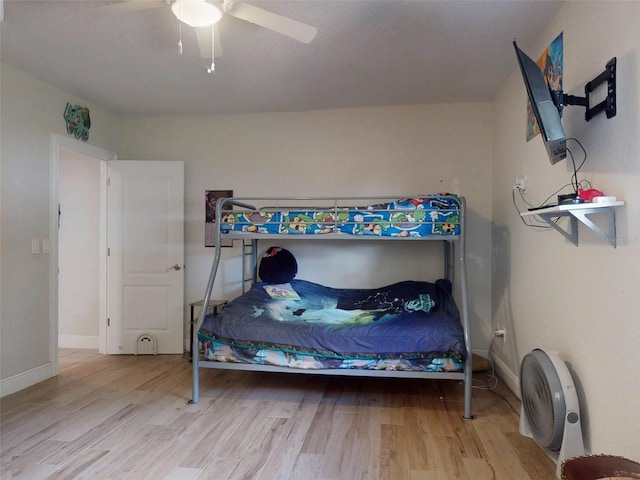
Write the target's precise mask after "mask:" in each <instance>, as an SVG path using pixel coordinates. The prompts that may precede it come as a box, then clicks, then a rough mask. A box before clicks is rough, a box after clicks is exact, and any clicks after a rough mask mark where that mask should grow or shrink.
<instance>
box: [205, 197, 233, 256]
mask: <svg viewBox="0 0 640 480" xmlns="http://www.w3.org/2000/svg"><path fill="white" fill-rule="evenodd" d="M204 196H205V222H204V246H205V247H215V246H216V202H217V201H218V199H219V198H229V197H233V190H205V194H204ZM222 246H223V247H232V246H233V240H229V239H225V240H222Z"/></svg>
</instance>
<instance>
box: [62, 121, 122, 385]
mask: <svg viewBox="0 0 640 480" xmlns="http://www.w3.org/2000/svg"><path fill="white" fill-rule="evenodd" d="M50 145H51V162H50V180H51V188H50V192H51V199H50V204H49V205H50V224H49V238H50V242H49V245H50V251H49V256H50V268H49V319H50V322H49V360H50V362H51V366H52V375H53V376H55V375H57V374H58V268H59V262H58V241H59V239H58V206H59V204H60V156H61V154H60V152H61V149H62V148H65V149H67V150H72V151H74V152H76V153H80V154H83V155H87V156H89V157H93V158H95V159H96V160H98V161H99V162H100V192H99V195H100V222H99V242H100V244H99V246H98V248H99V250H98V251H99V255H100V264H99V279H98V282H99V287H98V288H99V294H98V295H99V300H98V317H99V322H98V324H99V333H98V337H99V338H98V351H99V352H100V353H104V352H105V351H106V344H107V325H106V318H107V314H106V312H107V301H106V299H107V264H106V257H107V255H106V253H107V174H108V162H109V161H111V160H117V158H118V157H117V154H116V153H114V152H111V151H109V150H106V149H103V148H100V147H95V146H93V145H89V144H86V143H83V142H80V141H78V140H75V139H74V138H69V137H65V136H63V135H59V134H55V133H52V134H51V141H50ZM103 320H104V321H103Z"/></svg>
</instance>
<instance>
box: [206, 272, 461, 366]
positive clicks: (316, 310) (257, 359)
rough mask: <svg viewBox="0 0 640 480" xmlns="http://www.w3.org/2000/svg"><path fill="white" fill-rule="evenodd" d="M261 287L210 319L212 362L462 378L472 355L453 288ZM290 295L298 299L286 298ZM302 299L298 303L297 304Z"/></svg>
mask: <svg viewBox="0 0 640 480" xmlns="http://www.w3.org/2000/svg"><path fill="white" fill-rule="evenodd" d="M265 287H272V286H270V285H269V284H264V283H257V284H255V285H254V286H253V287H252V288H251V290H249V291H248V292H247V293H245V294H244V295H242V296H240V297H238V298H236V299H235V300H233V301H231V302H230V303H229V304H228V305H227V306H226V307H225V308H224V309H223V310H222V312H221V313H220V314H218V315H209V316H207V318H206V319H205V321H204V323H203V325H202V327H201V329H200V331H199V334H198V335H199V340H200V343H201V346H202V348H203V350H204V357H205V358H206V359H207V360H215V361H223V362H242V363H258V364H271V365H278V366H286V367H292V368H303V369H322V368H357V369H385V370H418V371H459V370H461V369H462V362H463V360H464V358H465V357H466V355H467V352H466V349H465V343H464V335H463V329H462V326H461V324H460V318H459V313H458V309H457V307H456V305H455V302H454V300H453V297H452V295H451V283H450V282H449V281H447V280H438V281H437V282H436V283H428V282H415V281H405V282H400V283H396V284H393V285H387V286H385V287H382V288H379V289H335V288H331V287H326V286H323V285H318V284H315V283H311V282H307V281H305V280H292V281H291V283H290V284H289V285H287V286H286V287H283V288H284V289H285V290H290V291H293V293H295V295H293V294H291V295H282V293H283V290H282V288H278V289H275V290H276V291H277V295H275V297H276V298H272V297H271V296H270V294H269V293H268V291H270V292H272V294H273V292H274V289H273V288H267V289H265ZM286 293H291V292H286ZM296 298H299V299H296Z"/></svg>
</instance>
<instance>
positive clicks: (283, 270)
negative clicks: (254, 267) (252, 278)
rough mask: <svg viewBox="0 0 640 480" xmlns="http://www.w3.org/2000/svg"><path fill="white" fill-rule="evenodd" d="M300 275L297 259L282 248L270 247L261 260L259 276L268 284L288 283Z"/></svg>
mask: <svg viewBox="0 0 640 480" xmlns="http://www.w3.org/2000/svg"><path fill="white" fill-rule="evenodd" d="M296 273H298V263H297V262H296V257H294V256H293V254H292V253H291V252H290V251H289V250H285V249H284V248H282V247H269V248H268V249H267V251H266V252H265V253H264V255H263V257H262V260H260V267H259V268H258V274H259V275H260V278H261V279H262V281H264V282H267V283H287V282H290V281H291V280H293V277H295V276H296Z"/></svg>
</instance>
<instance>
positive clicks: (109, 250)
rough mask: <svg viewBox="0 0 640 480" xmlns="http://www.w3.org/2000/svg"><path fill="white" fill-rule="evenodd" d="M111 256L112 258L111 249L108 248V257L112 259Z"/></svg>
mask: <svg viewBox="0 0 640 480" xmlns="http://www.w3.org/2000/svg"><path fill="white" fill-rule="evenodd" d="M110 256H111V249H110V248H107V257H110Z"/></svg>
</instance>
